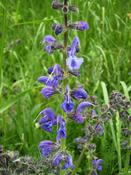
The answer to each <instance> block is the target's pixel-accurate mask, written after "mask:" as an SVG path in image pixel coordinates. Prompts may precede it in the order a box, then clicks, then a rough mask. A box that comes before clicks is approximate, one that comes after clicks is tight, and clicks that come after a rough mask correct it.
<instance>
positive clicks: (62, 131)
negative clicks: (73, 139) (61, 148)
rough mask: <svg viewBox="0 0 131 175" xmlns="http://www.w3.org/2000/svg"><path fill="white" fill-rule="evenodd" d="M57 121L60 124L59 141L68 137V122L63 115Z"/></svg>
mask: <svg viewBox="0 0 131 175" xmlns="http://www.w3.org/2000/svg"><path fill="white" fill-rule="evenodd" d="M57 123H58V124H59V129H58V130H57V142H59V141H60V140H61V139H65V138H66V122H65V120H64V119H63V118H62V117H61V116H58V117H57Z"/></svg>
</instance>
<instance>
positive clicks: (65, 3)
mask: <svg viewBox="0 0 131 175" xmlns="http://www.w3.org/2000/svg"><path fill="white" fill-rule="evenodd" d="M67 5H68V3H67V0H64V6H67ZM67 27H68V15H67V13H64V28H65V32H64V61H65V66H66V57H67V44H68V30H67Z"/></svg>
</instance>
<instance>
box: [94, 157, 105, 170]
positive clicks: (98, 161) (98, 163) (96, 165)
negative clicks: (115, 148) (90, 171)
mask: <svg viewBox="0 0 131 175" xmlns="http://www.w3.org/2000/svg"><path fill="white" fill-rule="evenodd" d="M102 162H103V160H102V159H94V160H93V161H92V165H93V168H94V169H95V170H98V171H102V165H101V163H102Z"/></svg>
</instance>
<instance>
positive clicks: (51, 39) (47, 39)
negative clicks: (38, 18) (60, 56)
mask: <svg viewBox="0 0 131 175" xmlns="http://www.w3.org/2000/svg"><path fill="white" fill-rule="evenodd" d="M55 41H56V39H55V38H54V37H53V36H51V35H47V36H45V37H44V39H43V43H48V44H54V42H55Z"/></svg>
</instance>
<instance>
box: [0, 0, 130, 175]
mask: <svg viewBox="0 0 131 175" xmlns="http://www.w3.org/2000/svg"><path fill="white" fill-rule="evenodd" d="M51 2H52V1H51V0H28V1H27V0H0V144H3V145H4V147H5V149H11V150H15V149H18V150H20V152H21V154H30V155H33V156H39V152H38V148H37V145H38V143H39V142H40V141H41V140H43V139H50V138H52V135H50V134H48V133H45V132H43V131H41V130H40V129H37V128H36V127H35V122H34V120H35V118H36V117H37V115H38V113H39V112H40V110H41V109H43V108H45V107H49V106H51V107H52V108H54V109H55V111H56V113H58V112H61V110H60V109H59V108H60V107H59V104H61V102H62V100H63V99H62V98H58V97H57V98H55V97H53V98H51V100H50V99H49V100H45V99H44V98H43V97H42V95H41V94H40V90H41V87H42V86H41V85H40V84H39V83H38V82H37V78H38V77H39V76H41V75H45V74H46V71H47V68H48V67H49V66H52V65H53V64H54V63H56V62H57V63H59V64H61V65H62V66H63V58H62V54H61V53H59V52H57V53H55V54H53V55H47V54H46V53H45V52H44V50H43V46H42V45H41V41H42V39H43V37H44V36H45V35H47V34H52V35H54V33H53V32H52V30H51V25H52V23H53V22H61V23H63V17H62V13H60V12H58V11H55V10H52V9H51ZM71 2H72V4H76V5H77V6H78V7H79V13H71V14H69V19H70V21H79V20H84V21H87V22H88V23H89V26H90V29H89V30H88V31H84V32H76V31H75V32H73V31H70V32H69V41H68V44H70V43H71V41H72V39H73V37H74V36H75V35H78V36H79V38H80V41H81V52H80V55H82V56H83V57H84V64H83V65H82V67H81V76H80V78H79V80H78V79H76V80H75V81H76V82H81V84H83V85H84V87H85V89H86V90H87V91H88V92H89V94H91V95H96V96H97V97H98V100H99V101H100V102H101V103H106V96H104V97H105V99H104V98H103V95H104V94H105V88H102V87H105V86H101V85H103V83H101V82H104V85H106V88H107V89H108V92H109V93H110V92H111V91H112V90H114V89H117V90H119V91H121V92H124V93H125V95H126V96H127V97H128V98H129V95H130V92H131V1H130V0H126V1H125V0H86V1H85V0H71ZM58 39H59V40H63V35H60V36H58ZM63 67H64V66H63ZM72 125H73V127H74V128H75V129H73V130H72V129H71V128H72ZM68 127H69V128H68V132H70V133H71V136H70V139H69V142H71V141H72V140H73V138H75V137H77V136H78V135H79V130H80V127H79V126H78V125H77V126H76V125H75V124H73V123H71V124H69V126H68ZM107 129H109V128H108V127H107ZM107 136H108V138H107V139H106V142H107V143H105V142H104V143H100V144H101V145H102V146H103V147H102V146H101V147H100V148H101V149H99V150H98V152H100V155H102V154H103V157H104V156H105V157H104V158H105V159H106V157H107V162H108V163H109V165H108V167H107V168H105V169H106V170H105V172H107V171H113V169H114V167H115V166H117V162H112V160H110V159H111V156H110V154H111V153H110V150H113V151H114V150H115V149H114V147H113V146H111V147H110V148H109V147H108V146H107V149H106V148H104V147H106V145H110V143H111V142H112V138H111V135H110V134H109V133H108V135H107ZM53 137H54V138H55V134H54V136H53ZM101 142H102V141H101ZM69 145H71V144H69ZM73 148H74V146H70V150H72V149H73ZM102 149H103V150H105V152H106V153H105V154H104V153H103V150H102ZM113 151H112V154H113ZM114 164H115V166H114ZM106 166H107V165H106ZM106 166H105V167H106Z"/></svg>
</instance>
